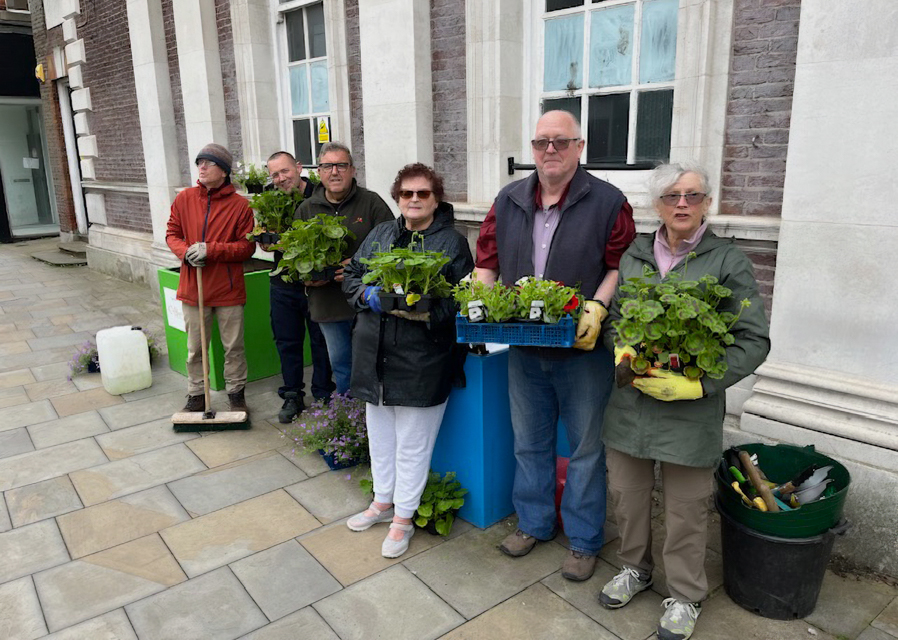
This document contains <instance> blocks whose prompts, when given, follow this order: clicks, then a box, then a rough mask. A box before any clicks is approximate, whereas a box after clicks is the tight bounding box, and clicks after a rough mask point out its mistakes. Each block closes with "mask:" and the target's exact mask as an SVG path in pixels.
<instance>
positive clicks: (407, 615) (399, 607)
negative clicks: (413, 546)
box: [313, 565, 465, 640]
mask: <svg viewBox="0 0 898 640" xmlns="http://www.w3.org/2000/svg"><path fill="white" fill-rule="evenodd" d="M313 606H314V607H315V610H316V611H317V612H318V613H319V614H321V617H322V618H324V619H325V621H326V622H327V623H328V624H329V625H330V626H331V627H332V628H333V629H334V631H336V632H337V635H339V636H340V638H342V640H369V639H370V638H393V639H395V640H431V639H433V638H439V637H440V636H442V635H443V634H444V633H446V632H447V631H450V630H451V629H453V628H455V627H457V626H458V625H460V624H462V623H463V622H464V621H465V620H464V618H462V617H461V616H460V615H459V614H458V613H457V612H456V611H454V610H453V609H452V607H450V606H449V605H447V604H446V603H445V602H443V601H442V600H440V599H439V598H438V597H437V596H436V595H434V593H433V592H432V591H431V590H430V589H428V588H427V586H426V585H425V584H423V583H422V582H421V581H420V580H418V579H416V578H415V576H413V575H412V574H411V573H409V572H408V570H406V569H405V568H404V567H402V566H401V565H400V566H395V567H391V568H389V569H387V570H386V571H382V572H381V573H378V574H377V575H376V576H373V577H371V578H369V579H368V580H364V581H363V582H359V583H358V584H354V585H352V586H351V587H349V588H347V589H344V590H343V591H340V592H339V593H335V594H334V595H332V596H329V597H327V598H325V599H324V600H321V601H319V602H318V603H316V604H315V605H313ZM412 612H414V613H412Z"/></svg>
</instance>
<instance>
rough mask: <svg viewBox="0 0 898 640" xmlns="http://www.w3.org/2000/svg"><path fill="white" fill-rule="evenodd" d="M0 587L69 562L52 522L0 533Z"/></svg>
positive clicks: (57, 530)
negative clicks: (0, 561)
mask: <svg viewBox="0 0 898 640" xmlns="http://www.w3.org/2000/svg"><path fill="white" fill-rule="evenodd" d="M0 558H2V559H3V562H2V563H0V584H3V583H4V582H8V581H10V580H15V579H16V578H21V577H22V576H27V575H30V574H32V573H34V572H35V571H41V570H43V569H49V568H50V567H55V566H56V565H60V564H62V563H64V562H68V561H69V554H68V552H67V551H66V548H65V543H64V542H63V541H62V536H61V535H59V528H58V527H57V526H56V523H55V522H54V521H53V520H45V521H44V522H38V523H36V524H30V525H28V526H26V527H20V528H18V529H12V530H10V531H7V532H6V533H0Z"/></svg>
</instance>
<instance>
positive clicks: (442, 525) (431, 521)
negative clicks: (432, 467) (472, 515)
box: [414, 471, 468, 537]
mask: <svg viewBox="0 0 898 640" xmlns="http://www.w3.org/2000/svg"><path fill="white" fill-rule="evenodd" d="M466 493H468V490H467V489H463V488H462V486H461V483H460V482H459V481H458V480H456V479H455V473H454V472H452V471H450V472H449V473H447V474H446V475H445V476H440V474H439V473H437V472H436V471H431V472H430V475H429V476H428V478H427V484H426V485H424V493H422V494H421V504H419V505H418V511H417V512H416V514H415V518H414V522H415V526H417V527H420V528H421V529H425V530H426V531H428V532H429V533H432V534H434V535H440V536H444V537H445V536H448V535H449V533H450V532H451V531H452V524H453V523H454V522H455V514H457V513H458V510H459V509H461V508H462V506H463V505H464V504H465V499H464V497H463V496H464V495H465V494H466Z"/></svg>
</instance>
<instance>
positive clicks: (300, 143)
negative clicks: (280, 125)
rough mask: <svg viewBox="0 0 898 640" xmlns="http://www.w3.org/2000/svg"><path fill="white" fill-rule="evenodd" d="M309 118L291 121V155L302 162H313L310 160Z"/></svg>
mask: <svg viewBox="0 0 898 640" xmlns="http://www.w3.org/2000/svg"><path fill="white" fill-rule="evenodd" d="M311 122H312V121H311V120H294V121H293V155H295V156H296V159H297V160H299V161H300V162H302V163H303V164H315V162H314V161H313V160H312V124H311Z"/></svg>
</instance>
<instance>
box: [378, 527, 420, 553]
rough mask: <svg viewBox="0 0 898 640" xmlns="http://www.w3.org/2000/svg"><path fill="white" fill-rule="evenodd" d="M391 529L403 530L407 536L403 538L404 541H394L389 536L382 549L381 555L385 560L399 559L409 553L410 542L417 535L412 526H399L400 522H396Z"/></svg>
mask: <svg viewBox="0 0 898 640" xmlns="http://www.w3.org/2000/svg"><path fill="white" fill-rule="evenodd" d="M390 528H391V529H402V530H403V531H404V532H405V534H404V535H403V536H402V540H393V538H391V537H390V536H387V537H386V539H385V540H384V543H383V546H382V547H381V548H380V553H381V555H382V556H383V557H384V558H398V557H399V556H401V555H402V554H403V553H405V552H406V551H408V543H409V540H411V539H412V536H413V535H415V527H414V525H410V524H399V523H398V522H394V523H392V524H391V525H390Z"/></svg>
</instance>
